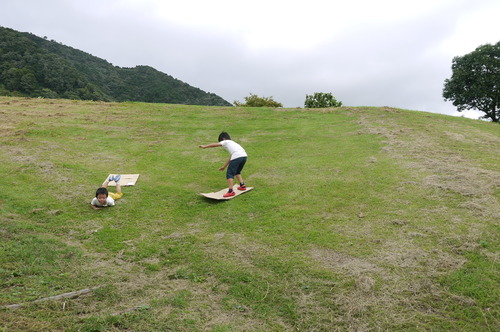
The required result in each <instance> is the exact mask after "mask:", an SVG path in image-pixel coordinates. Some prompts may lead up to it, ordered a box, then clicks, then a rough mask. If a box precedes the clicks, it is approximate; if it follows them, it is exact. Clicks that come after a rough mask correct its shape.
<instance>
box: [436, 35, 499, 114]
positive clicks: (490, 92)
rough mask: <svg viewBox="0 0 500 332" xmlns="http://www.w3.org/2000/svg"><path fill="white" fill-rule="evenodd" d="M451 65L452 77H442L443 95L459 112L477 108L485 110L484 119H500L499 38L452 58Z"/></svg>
mask: <svg viewBox="0 0 500 332" xmlns="http://www.w3.org/2000/svg"><path fill="white" fill-rule="evenodd" d="M451 69H452V71H453V73H452V76H451V78H449V79H446V80H445V81H444V89H443V97H444V99H445V100H446V101H448V100H451V101H452V102H453V105H454V106H456V107H457V110H458V111H459V112H462V111H464V110H468V109H476V110H479V111H481V112H484V113H485V115H484V118H485V119H491V121H493V122H499V120H500V114H499V113H500V89H499V85H500V42H498V43H496V44H494V45H491V44H486V45H482V46H479V47H478V48H476V50H475V51H473V52H471V53H469V54H466V55H464V56H461V57H460V56H457V57H455V58H453V62H452V66H451Z"/></svg>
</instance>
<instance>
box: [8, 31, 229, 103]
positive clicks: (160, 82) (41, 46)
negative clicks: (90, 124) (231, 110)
mask: <svg viewBox="0 0 500 332" xmlns="http://www.w3.org/2000/svg"><path fill="white" fill-rule="evenodd" d="M0 95H8V96H27V97H45V98H68V99H84V100H102V101H144V102H161V103H174V104H191V105H214V106H231V104H230V103H229V102H227V101H226V100H224V99H222V98H221V97H219V96H217V95H216V94H213V93H207V92H205V91H203V90H201V89H198V88H196V87H192V86H190V85H189V84H187V83H184V82H182V81H180V80H178V79H175V78H173V77H172V76H170V75H167V74H165V73H162V72H160V71H158V70H156V69H154V68H152V67H148V66H138V67H135V68H120V67H115V66H113V65H112V64H111V63H109V62H107V61H106V60H103V59H100V58H97V57H95V56H92V55H91V54H88V53H85V52H82V51H80V50H77V49H74V48H71V47H68V46H64V45H62V44H59V43H57V42H55V41H49V40H46V39H45V38H40V37H37V36H35V35H33V34H30V33H21V32H18V31H15V30H12V29H9V28H3V27H0Z"/></svg>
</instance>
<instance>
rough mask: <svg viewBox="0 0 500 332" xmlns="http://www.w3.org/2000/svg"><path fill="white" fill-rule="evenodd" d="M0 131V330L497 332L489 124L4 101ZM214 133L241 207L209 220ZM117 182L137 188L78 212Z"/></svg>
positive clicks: (495, 209) (391, 115)
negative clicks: (240, 166) (126, 179)
mask: <svg viewBox="0 0 500 332" xmlns="http://www.w3.org/2000/svg"><path fill="white" fill-rule="evenodd" d="M228 112H229V113H231V119H232V121H231V124H230V125H228V123H227V117H228ZM0 117H1V119H2V121H1V122H0V159H1V160H2V162H1V163H0V174H2V176H1V177H0V307H2V308H3V309H2V310H0V330H7V331H19V330H24V331H25V330H32V331H35V330H47V331H49V330H50V331H53V330H82V331H105V330H131V331H151V330H157V331H168V330H173V331H187V330H192V331H204V330H207V331H294V330H295V331H332V330H334V331H335V330H337V331H351V330H352V331H367V330H374V331H379V330H382V331H433V330H435V331H495V330H499V329H500V324H499V321H498V317H499V314H500V313H499V306H498V299H499V298H500V290H499V284H500V280H499V279H500V277H499V276H500V274H499V273H498V272H499V268H500V260H499V257H498V255H499V252H500V251H499V249H500V248H499V243H500V238H499V234H500V232H499V220H500V204H499V203H500V130H499V126H498V125H496V124H494V123H488V122H483V121H477V120H470V119H465V118H456V117H450V116H444V115H439V114H430V113H424V112H412V111H405V110H400V109H393V108H375V107H373V108H368V107H361V108H357V107H341V108H335V109H311V110H306V109H281V108H280V109H269V108H250V107H242V108H238V107H231V108H224V107H205V106H204V107H201V106H186V105H169V104H147V103H107V102H89V101H69V100H48V99H28V98H12V97H0ZM221 130H227V131H228V132H229V133H230V134H231V136H232V138H233V139H234V140H235V141H237V142H239V143H241V144H242V145H243V147H244V148H245V149H246V151H247V153H248V154H249V159H248V162H247V165H246V166H245V169H244V172H243V176H244V179H245V180H246V181H245V182H246V183H247V185H250V186H253V187H255V189H254V190H252V191H251V192H249V193H247V194H245V195H241V196H239V197H237V198H235V199H233V200H230V201H228V202H223V203H216V202H213V201H210V200H206V199H204V198H203V197H201V196H199V195H198V193H199V192H206V191H213V190H218V189H221V188H223V187H224V186H225V182H226V180H225V177H224V173H223V172H220V171H218V168H219V167H220V166H222V165H223V164H224V162H225V161H226V160H227V153H226V151H225V150H223V149H218V148H214V149H206V150H203V149H199V148H198V145H199V144H206V143H211V142H214V141H215V140H216V139H217V136H218V134H219V132H220V131H221ZM486 142H487V144H485V143H486ZM115 172H117V173H122V174H126V173H139V174H140V177H139V180H138V182H137V184H136V186H134V187H124V188H123V192H124V196H123V198H121V199H120V200H119V201H117V204H116V206H115V207H113V208H108V209H104V210H100V211H94V210H92V209H91V208H90V205H89V202H90V200H91V198H92V197H93V196H94V193H95V190H96V188H97V187H98V186H99V185H100V184H101V183H102V181H103V180H104V178H105V177H106V176H107V175H108V174H109V173H115ZM111 190H112V191H114V187H113V188H111ZM81 290H88V292H87V293H86V294H85V295H81V296H79V297H77V298H72V299H67V298H66V299H59V300H48V301H43V302H34V301H35V300H41V299H47V298H48V297H50V296H56V295H61V294H65V293H69V292H75V291H81ZM13 304H20V305H21V306H20V307H16V308H17V309H13V308H12V307H10V308H9V309H7V308H4V306H8V305H13Z"/></svg>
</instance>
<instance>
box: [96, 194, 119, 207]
mask: <svg viewBox="0 0 500 332" xmlns="http://www.w3.org/2000/svg"><path fill="white" fill-rule="evenodd" d="M90 204H92V205H95V206H115V200H114V199H112V198H111V197H109V196H108V197H106V203H104V204H101V203H99V201H98V200H97V197H94V198H93V199H92V202H90Z"/></svg>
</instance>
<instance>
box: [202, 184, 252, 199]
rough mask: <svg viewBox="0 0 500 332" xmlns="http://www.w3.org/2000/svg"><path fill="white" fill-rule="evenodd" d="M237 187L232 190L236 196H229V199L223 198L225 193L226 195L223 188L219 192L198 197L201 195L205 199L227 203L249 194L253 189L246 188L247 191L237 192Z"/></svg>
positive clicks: (225, 189)
mask: <svg viewBox="0 0 500 332" xmlns="http://www.w3.org/2000/svg"><path fill="white" fill-rule="evenodd" d="M238 187H239V185H234V187H233V190H234V192H235V193H236V195H234V196H230V197H224V196H223V195H224V194H225V193H227V188H224V189H222V190H219V191H216V192H213V193H200V195H202V196H204V197H206V198H210V199H216V200H218V201H227V200H229V199H232V198H235V197H238V196H239V195H241V194H244V193H246V192H249V191H250V190H252V189H253V187H247V190H238V189H237V188H238Z"/></svg>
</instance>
